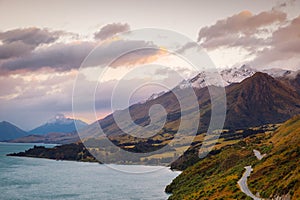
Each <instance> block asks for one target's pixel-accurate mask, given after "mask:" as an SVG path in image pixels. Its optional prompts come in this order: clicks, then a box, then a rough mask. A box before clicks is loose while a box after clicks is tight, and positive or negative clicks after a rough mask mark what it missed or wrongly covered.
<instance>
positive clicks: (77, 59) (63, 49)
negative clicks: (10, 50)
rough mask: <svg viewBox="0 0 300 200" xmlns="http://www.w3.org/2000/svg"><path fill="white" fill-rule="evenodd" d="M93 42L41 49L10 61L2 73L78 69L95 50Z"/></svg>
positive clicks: (2, 67)
mask: <svg viewBox="0 0 300 200" xmlns="http://www.w3.org/2000/svg"><path fill="white" fill-rule="evenodd" d="M94 46H95V44H94V43H91V42H75V43H69V44H64V43H58V44H54V45H52V46H50V47H47V48H43V49H39V50H36V51H33V52H31V53H30V54H28V55H26V56H23V57H19V58H16V59H10V60H8V61H6V62H3V63H2V65H1V66H0V70H1V72H2V73H8V72H13V71H19V70H20V71H35V70H38V69H41V68H46V67H47V68H51V69H53V70H57V71H67V70H71V69H74V68H78V67H79V66H80V64H81V62H82V61H83V59H84V58H85V57H86V56H87V55H88V54H89V52H90V51H91V50H92V49H93V48H94Z"/></svg>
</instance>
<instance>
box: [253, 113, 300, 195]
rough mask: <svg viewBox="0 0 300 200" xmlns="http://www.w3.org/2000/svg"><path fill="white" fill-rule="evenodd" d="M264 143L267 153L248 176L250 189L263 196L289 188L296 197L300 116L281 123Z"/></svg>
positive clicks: (299, 187)
mask: <svg viewBox="0 0 300 200" xmlns="http://www.w3.org/2000/svg"><path fill="white" fill-rule="evenodd" d="M267 144H268V145H266V146H265V147H268V146H269V147H270V148H265V149H266V150H265V151H267V152H266V153H267V154H268V156H267V157H266V158H265V159H263V160H262V161H261V162H259V163H257V164H256V165H255V166H254V171H253V173H252V175H251V176H250V179H249V186H250V188H251V190H252V191H253V192H254V193H256V192H259V193H260V195H261V197H263V198H267V197H270V196H271V197H274V196H277V195H283V194H287V193H289V192H290V191H292V194H291V195H293V199H295V200H296V199H300V165H299V163H300V116H298V117H293V118H292V119H290V120H288V121H287V122H286V123H285V124H283V125H282V126H281V127H280V128H279V129H278V130H277V131H276V132H275V133H274V136H273V137H271V138H270V139H269V140H268V143H267Z"/></svg>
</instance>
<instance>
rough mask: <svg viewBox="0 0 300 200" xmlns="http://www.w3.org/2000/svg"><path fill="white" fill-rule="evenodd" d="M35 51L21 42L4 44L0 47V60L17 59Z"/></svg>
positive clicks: (32, 47) (31, 46)
mask: <svg viewBox="0 0 300 200" xmlns="http://www.w3.org/2000/svg"><path fill="white" fill-rule="evenodd" d="M34 49H35V46H33V45H28V44H25V43H23V42H21V41H15V42H10V43H4V44H2V45H0V60H1V59H8V58H14V57H19V56H21V55H24V54H28V53H30V52H31V51H32V50H34Z"/></svg>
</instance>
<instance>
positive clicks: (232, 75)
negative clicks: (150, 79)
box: [178, 65, 256, 89]
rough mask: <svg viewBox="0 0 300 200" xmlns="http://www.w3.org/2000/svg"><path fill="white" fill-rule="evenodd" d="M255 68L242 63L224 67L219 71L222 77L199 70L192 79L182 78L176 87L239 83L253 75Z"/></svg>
mask: <svg viewBox="0 0 300 200" xmlns="http://www.w3.org/2000/svg"><path fill="white" fill-rule="evenodd" d="M255 72H256V70H254V69H252V68H250V67H248V66H246V65H243V66H242V67H240V68H236V67H235V68H230V69H224V70H222V71H220V72H219V75H220V76H221V77H222V79H218V78H216V76H215V75H214V73H213V72H201V73H199V74H198V75H197V76H195V77H194V78H192V79H188V80H183V81H182V82H181V83H179V85H178V87H179V88H181V89H183V88H187V87H194V88H202V87H205V86H209V85H216V86H227V85H230V84H232V83H239V82H241V81H243V80H244V79H246V78H248V77H250V76H252V75H254V74H255Z"/></svg>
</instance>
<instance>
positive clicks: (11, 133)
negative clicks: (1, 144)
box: [0, 121, 28, 141]
mask: <svg viewBox="0 0 300 200" xmlns="http://www.w3.org/2000/svg"><path fill="white" fill-rule="evenodd" d="M27 134H28V133H27V132H26V131H23V130H22V129H20V128H18V127H17V126H15V125H13V124H11V123H9V122H6V121H3V122H0V141H7V140H11V139H15V138H19V137H24V136H26V135H27Z"/></svg>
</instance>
